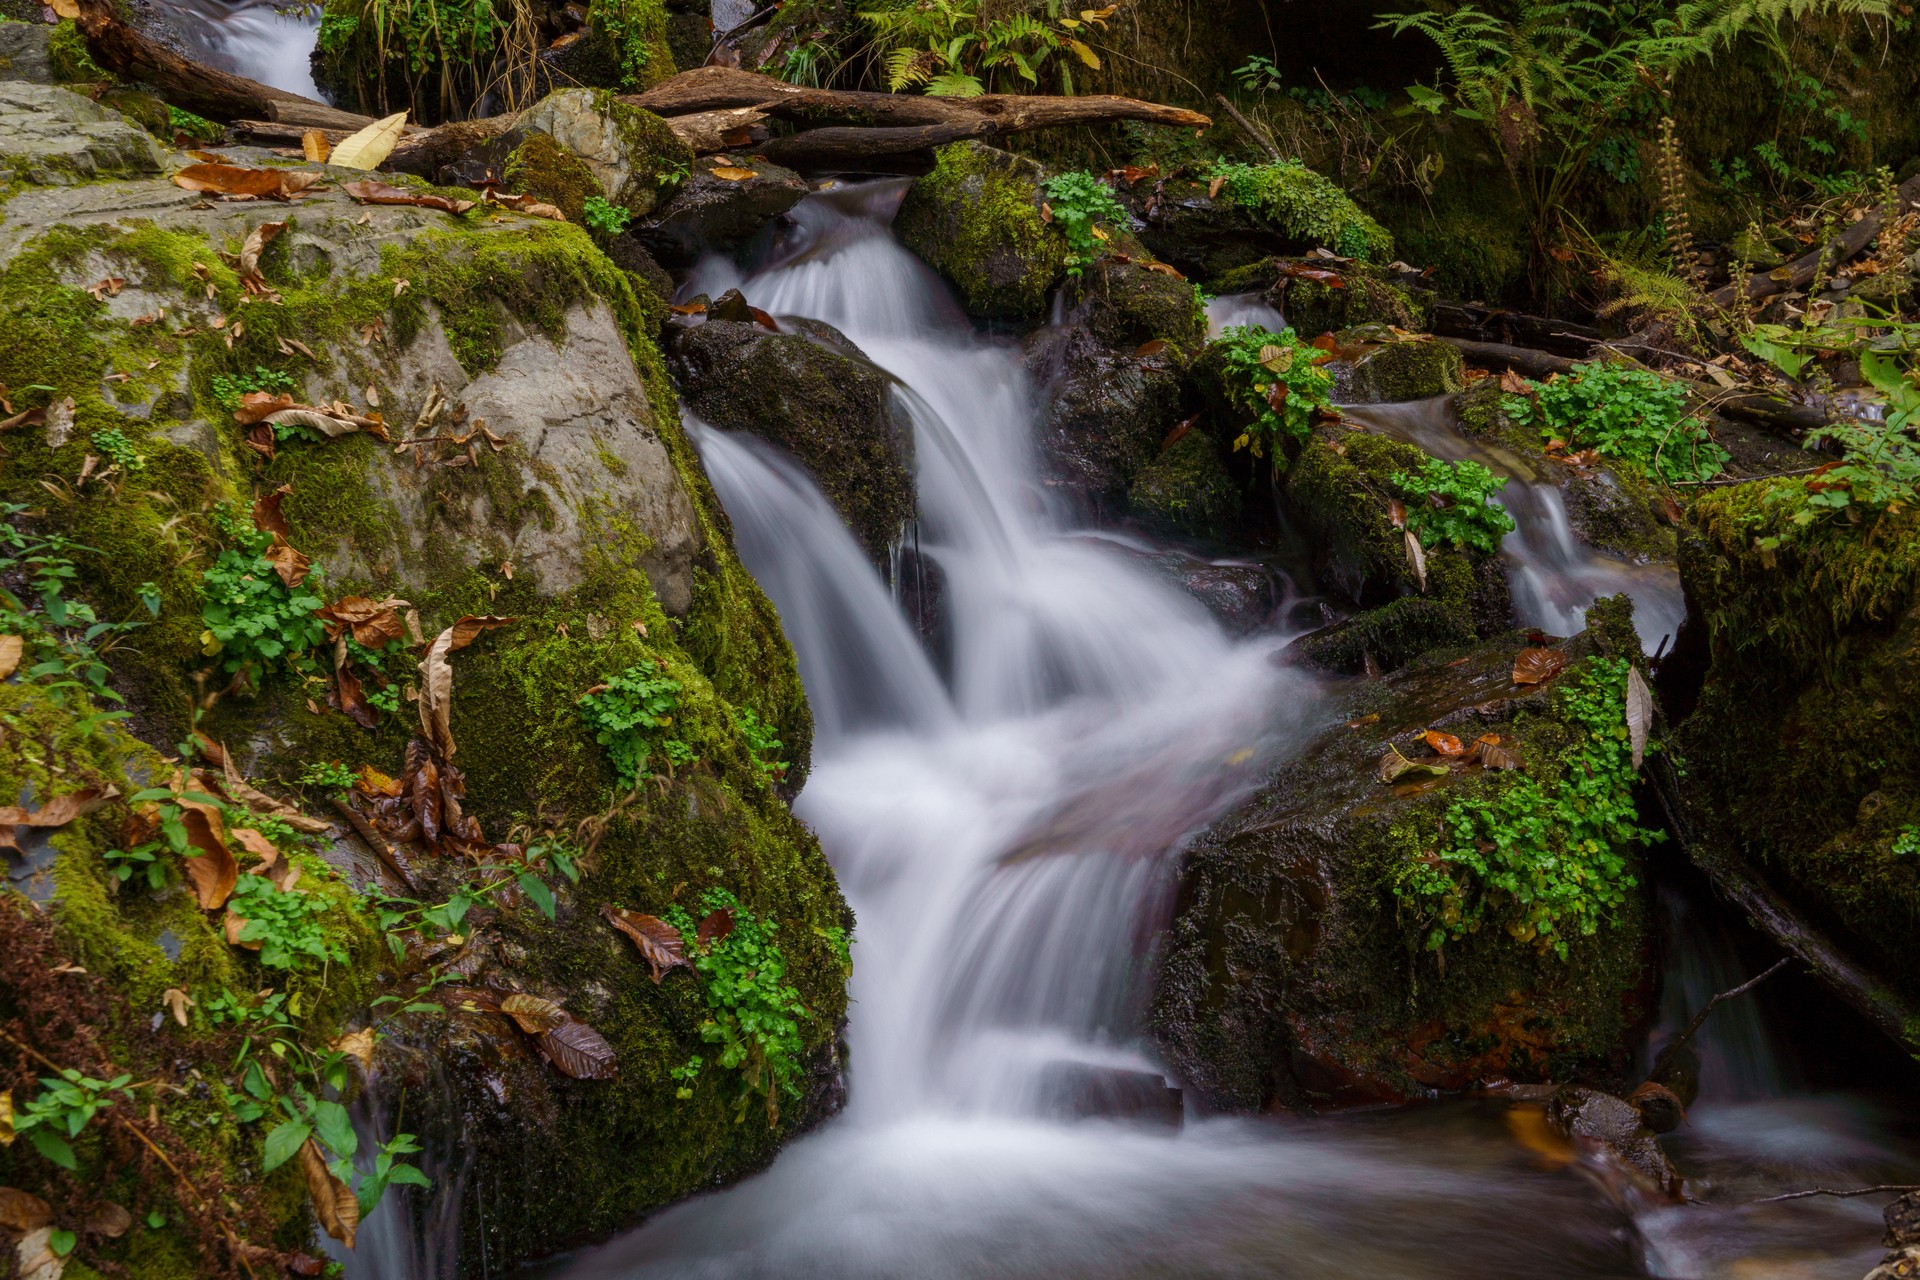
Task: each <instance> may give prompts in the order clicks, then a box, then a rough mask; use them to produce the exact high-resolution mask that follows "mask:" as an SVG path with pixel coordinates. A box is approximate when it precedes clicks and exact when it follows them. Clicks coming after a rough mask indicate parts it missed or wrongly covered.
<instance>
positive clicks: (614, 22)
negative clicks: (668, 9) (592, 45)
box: [589, 0, 665, 89]
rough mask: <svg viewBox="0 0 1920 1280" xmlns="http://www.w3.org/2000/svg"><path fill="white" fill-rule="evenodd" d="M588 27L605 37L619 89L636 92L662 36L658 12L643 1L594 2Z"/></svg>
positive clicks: (610, 0)
mask: <svg viewBox="0 0 1920 1280" xmlns="http://www.w3.org/2000/svg"><path fill="white" fill-rule="evenodd" d="M589 21H590V25H591V26H592V27H594V28H595V29H596V31H597V32H598V33H599V34H600V35H602V36H603V37H605V39H606V40H607V42H608V44H609V46H610V47H611V48H612V49H613V56H614V61H615V62H617V63H618V64H619V68H620V83H619V86H618V87H619V88H621V89H638V88H640V87H641V86H642V85H643V84H645V82H646V72H647V68H648V67H649V66H651V65H652V63H653V47H654V44H655V43H656V42H657V41H659V40H660V39H661V38H663V36H664V34H665V33H664V32H663V31H662V30H661V29H660V26H659V22H660V11H659V9H658V7H657V6H652V5H649V4H648V3H647V2H646V0H595V3H594V5H593V6H592V8H591V9H590V10H589Z"/></svg>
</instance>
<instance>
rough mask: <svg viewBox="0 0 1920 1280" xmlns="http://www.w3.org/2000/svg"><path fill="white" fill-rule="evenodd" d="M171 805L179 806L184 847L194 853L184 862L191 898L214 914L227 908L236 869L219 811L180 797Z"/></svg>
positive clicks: (235, 879)
mask: <svg viewBox="0 0 1920 1280" xmlns="http://www.w3.org/2000/svg"><path fill="white" fill-rule="evenodd" d="M175 803H176V804H178V805H179V806H180V820H181V822H183V823H184V824H185V825H186V828H187V843H188V844H190V845H192V846H193V848H194V849H195V850H196V852H195V853H193V854H191V855H189V856H188V858H187V880H188V881H189V882H190V883H191V884H192V885H193V893H194V897H195V898H197V899H198V900H199V902H200V907H201V909H202V910H204V911H215V910H218V909H219V908H221V907H224V906H226V905H227V899H228V898H230V897H232V896H233V886H234V885H235V884H236V883H238V882H239V879H240V869H239V867H238V866H236V865H235V863H234V860H233V853H232V851H231V850H229V849H228V848H227V841H226V824H225V821H224V820H223V819H222V818H221V816H220V810H218V809H217V808H215V807H214V806H212V805H210V804H201V803H200V802H199V801H197V800H188V799H186V798H185V797H184V796H183V797H181V798H179V799H178V800H176V801H175Z"/></svg>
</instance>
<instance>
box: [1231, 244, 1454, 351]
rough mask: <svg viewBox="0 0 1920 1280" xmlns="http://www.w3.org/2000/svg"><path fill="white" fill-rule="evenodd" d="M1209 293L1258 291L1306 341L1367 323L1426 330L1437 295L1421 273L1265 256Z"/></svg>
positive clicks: (1241, 268)
mask: <svg viewBox="0 0 1920 1280" xmlns="http://www.w3.org/2000/svg"><path fill="white" fill-rule="evenodd" d="M1289 268H1308V269H1309V270H1310V271H1312V272H1314V273H1322V272H1332V273H1333V274H1335V275H1336V276H1337V277H1338V278H1339V281H1340V283H1339V285H1338V286H1335V285H1334V284H1333V283H1332V282H1331V281H1328V280H1324V279H1317V278H1315V276H1314V275H1310V274H1305V273H1302V274H1297V275H1294V274H1288V269H1289ZM1208 290H1209V292H1211V293H1214V294H1216V295H1220V296H1224V295H1227V294H1233V293H1246V292H1249V291H1253V290H1258V291H1259V292H1260V293H1261V296H1262V297H1264V298H1265V299H1266V301H1267V302H1268V304H1269V305H1271V306H1272V307H1274V309H1276V310H1277V311H1279V312H1280V313H1281V314H1282V315H1284V316H1285V317H1286V318H1287V324H1288V325H1289V326H1291V327H1292V328H1293V330H1294V331H1295V332H1296V333H1299V334H1302V335H1304V336H1306V337H1308V338H1314V337H1318V336H1319V335H1320V334H1323V333H1334V332H1337V331H1339V330H1341V329H1353V328H1357V327H1359V326H1360V325H1365V324H1384V325H1391V326H1393V327H1395V328H1398V329H1405V330H1407V331H1409V332H1412V333H1420V332H1424V331H1425V330H1427V329H1428V328H1430V327H1432V324H1433V311H1434V303H1433V294H1432V293H1431V291H1429V290H1428V289H1426V288H1424V287H1422V284H1421V281H1420V277H1419V275H1418V274H1417V273H1412V272H1408V273H1402V272H1397V271H1394V270H1392V269H1390V268H1387V267H1378V266H1373V265H1371V264H1369V263H1364V262H1340V263H1331V262H1328V261H1327V260H1326V259H1324V258H1262V259H1260V260H1259V261H1258V262H1254V263H1251V264H1249V265H1247V266H1244V267H1239V268H1236V269H1235V270H1232V271H1229V272H1227V273H1225V274H1224V275H1222V276H1219V277H1217V278H1215V279H1213V280H1211V281H1209V282H1208Z"/></svg>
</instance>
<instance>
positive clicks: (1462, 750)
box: [1420, 729, 1467, 760]
mask: <svg viewBox="0 0 1920 1280" xmlns="http://www.w3.org/2000/svg"><path fill="white" fill-rule="evenodd" d="M1420 736H1421V738H1422V739H1423V740H1424V741H1425V742H1426V744H1427V745H1428V746H1429V747H1432V748H1433V749H1434V751H1436V752H1438V753H1439V754H1440V755H1443V756H1445V757H1447V758H1448V759H1449V760H1452V759H1455V758H1457V757H1459V756H1463V755H1465V754H1467V749H1466V747H1465V746H1464V745H1463V744H1462V743H1461V741H1460V739H1458V738H1456V737H1454V736H1453V735H1452V734H1450V733H1441V732H1440V731H1439V730H1438V729H1429V730H1427V731H1426V732H1425V733H1423V734H1421V735H1420Z"/></svg>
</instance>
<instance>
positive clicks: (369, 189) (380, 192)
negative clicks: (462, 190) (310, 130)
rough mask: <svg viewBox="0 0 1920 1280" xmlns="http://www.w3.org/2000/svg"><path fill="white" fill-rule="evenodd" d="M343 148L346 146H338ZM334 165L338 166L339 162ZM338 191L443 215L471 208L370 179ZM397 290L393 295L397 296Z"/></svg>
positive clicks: (467, 203) (466, 203)
mask: <svg viewBox="0 0 1920 1280" xmlns="http://www.w3.org/2000/svg"><path fill="white" fill-rule="evenodd" d="M340 145H341V146H342V147H345V146H346V145H347V144H346V143H345V142H342V143H341V144H340ZM334 163H336V164H338V163H339V161H337V160H336V161H335V162H334ZM355 167H356V168H363V169H370V168H372V167H373V166H372V165H358V166H355ZM340 189H341V190H342V191H344V192H346V193H347V194H348V195H350V196H352V197H353V198H354V199H355V200H357V201H359V202H360V203H361V204H405V205H416V206H418V207H420V208H422V209H439V210H441V211H443V212H445V213H465V212H466V211H467V210H469V209H471V208H473V201H471V200H454V199H451V198H449V197H447V196H441V195H435V194H433V193H432V192H430V191H409V190H407V189H406V188H405V187H396V186H393V185H392V184H391V183H386V182H375V181H373V180H372V179H371V178H367V179H363V180H362V181H359V182H343V183H341V184H340ZM398 292H399V291H398V290H395V293H396V294H398Z"/></svg>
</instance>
